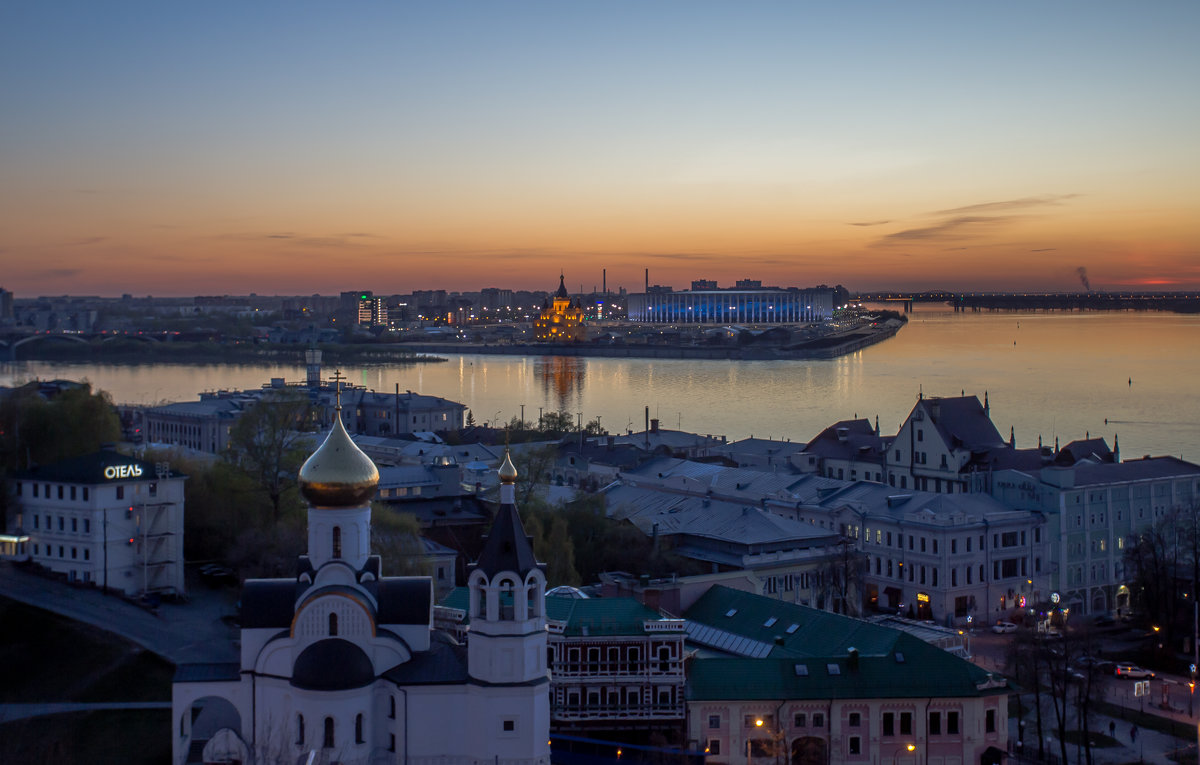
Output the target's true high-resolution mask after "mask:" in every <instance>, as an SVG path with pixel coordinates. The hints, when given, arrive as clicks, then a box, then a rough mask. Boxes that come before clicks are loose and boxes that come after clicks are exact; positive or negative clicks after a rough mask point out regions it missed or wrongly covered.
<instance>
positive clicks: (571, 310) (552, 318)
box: [533, 275, 585, 343]
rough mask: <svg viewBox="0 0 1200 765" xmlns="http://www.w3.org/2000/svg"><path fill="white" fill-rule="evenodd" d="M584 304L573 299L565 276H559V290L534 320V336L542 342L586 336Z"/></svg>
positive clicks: (563, 341)
mask: <svg viewBox="0 0 1200 765" xmlns="http://www.w3.org/2000/svg"><path fill="white" fill-rule="evenodd" d="M584 329H585V328H584V325H583V306H581V305H580V304H579V301H578V300H576V301H572V300H571V296H570V295H569V294H568V293H567V286H566V284H565V283H564V277H563V276H562V275H559V277H558V290H557V291H556V292H555V293H554V296H553V298H551V299H550V300H547V301H546V302H545V303H544V304H543V305H542V312H541V313H540V314H538V317H537V319H535V320H534V322H533V332H534V337H536V338H537V339H538V340H539V341H541V342H551V343H574V342H579V341H581V340H583V338H584Z"/></svg>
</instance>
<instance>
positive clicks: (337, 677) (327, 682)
mask: <svg viewBox="0 0 1200 765" xmlns="http://www.w3.org/2000/svg"><path fill="white" fill-rule="evenodd" d="M374 680H375V667H373V666H372V665H371V660H370V659H369V658H367V655H366V654H365V653H364V652H363V650H362V649H361V648H359V647H358V646H356V645H354V643H351V642H350V641H349V640H342V639H341V638H328V639H326V640H320V641H318V642H316V643H313V644H312V645H310V646H309V647H308V648H305V649H304V650H303V651H301V652H300V656H299V658H297V659H296V663H295V665H294V666H293V667H292V685H294V686H296V687H297V688H302V689H304V690H306V691H345V690H349V689H351V688H362V687H363V686H364V685H369V684H370V683H371V682H373V681H374Z"/></svg>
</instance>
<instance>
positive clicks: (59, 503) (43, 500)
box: [11, 449, 185, 595]
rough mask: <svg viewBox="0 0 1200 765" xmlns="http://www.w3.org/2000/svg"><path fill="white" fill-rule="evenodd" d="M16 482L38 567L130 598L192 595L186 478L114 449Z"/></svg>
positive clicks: (18, 525) (21, 521)
mask: <svg viewBox="0 0 1200 765" xmlns="http://www.w3.org/2000/svg"><path fill="white" fill-rule="evenodd" d="M12 479H13V484H14V491H15V493H16V499H17V503H18V505H19V508H20V509H19V511H18V513H17V516H16V518H15V519H14V520H15V524H14V528H13V529H11V530H12V531H18V530H19V531H20V532H21V534H20V535H21V536H25V537H27V538H28V539H27V541H26V551H27V553H28V555H29V559H30V560H32V561H33V562H34V563H37V564H38V565H41V566H44V567H46V568H48V569H50V570H51V571H55V572H58V573H61V574H64V575H65V576H66V577H67V579H68V580H69V581H72V582H84V583H88V584H93V585H96V586H99V587H105V588H112V589H115V590H119V591H121V592H124V593H126V594H127V595H133V594H137V593H148V592H158V593H169V594H182V593H183V592H184V591H185V587H184V580H183V482H184V480H185V476H184V475H182V474H181V473H178V472H175V471H172V470H171V469H170V468H169V466H167V465H166V464H165V463H159V464H155V463H152V462H144V461H142V460H138V459H134V458H132V457H127V456H125V455H123V454H120V453H118V452H116V451H112V450H107V449H106V450H101V451H99V452H96V453H95V454H88V455H84V456H82V457H75V458H72V459H67V460H62V461H60V462H55V463H53V464H50V465H42V466H39V467H35V468H31V469H29V470H25V471H21V472H18V473H15V474H14V475H13V476H12Z"/></svg>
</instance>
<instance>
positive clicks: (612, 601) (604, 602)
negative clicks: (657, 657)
mask: <svg viewBox="0 0 1200 765" xmlns="http://www.w3.org/2000/svg"><path fill="white" fill-rule="evenodd" d="M546 616H547V618H549V619H552V620H554V621H556V622H565V624H566V626H565V627H564V628H563V634H564V635H570V636H580V635H588V636H597V635H608V636H613V635H644V634H646V630H645V627H644V626H643V624H644V623H645V622H646V621H647V620H650V621H657V620H659V619H662V618H664V617H663V616H661V615H660V614H659V613H658V612H657V611H654V610H653V609H650V608H646V607H645V606H643V605H642V604H641V603H639V602H638V601H637V600H635V599H634V598H554V597H551V598H546Z"/></svg>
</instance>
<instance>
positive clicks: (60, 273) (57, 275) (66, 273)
mask: <svg viewBox="0 0 1200 765" xmlns="http://www.w3.org/2000/svg"><path fill="white" fill-rule="evenodd" d="M82 273H83V269H82V268H46V269H42V270H41V271H31V272H30V273H29V274H28V275H29V276H30V277H32V278H34V279H47V278H49V279H67V278H70V277H72V276H79V275H80V274H82Z"/></svg>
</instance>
